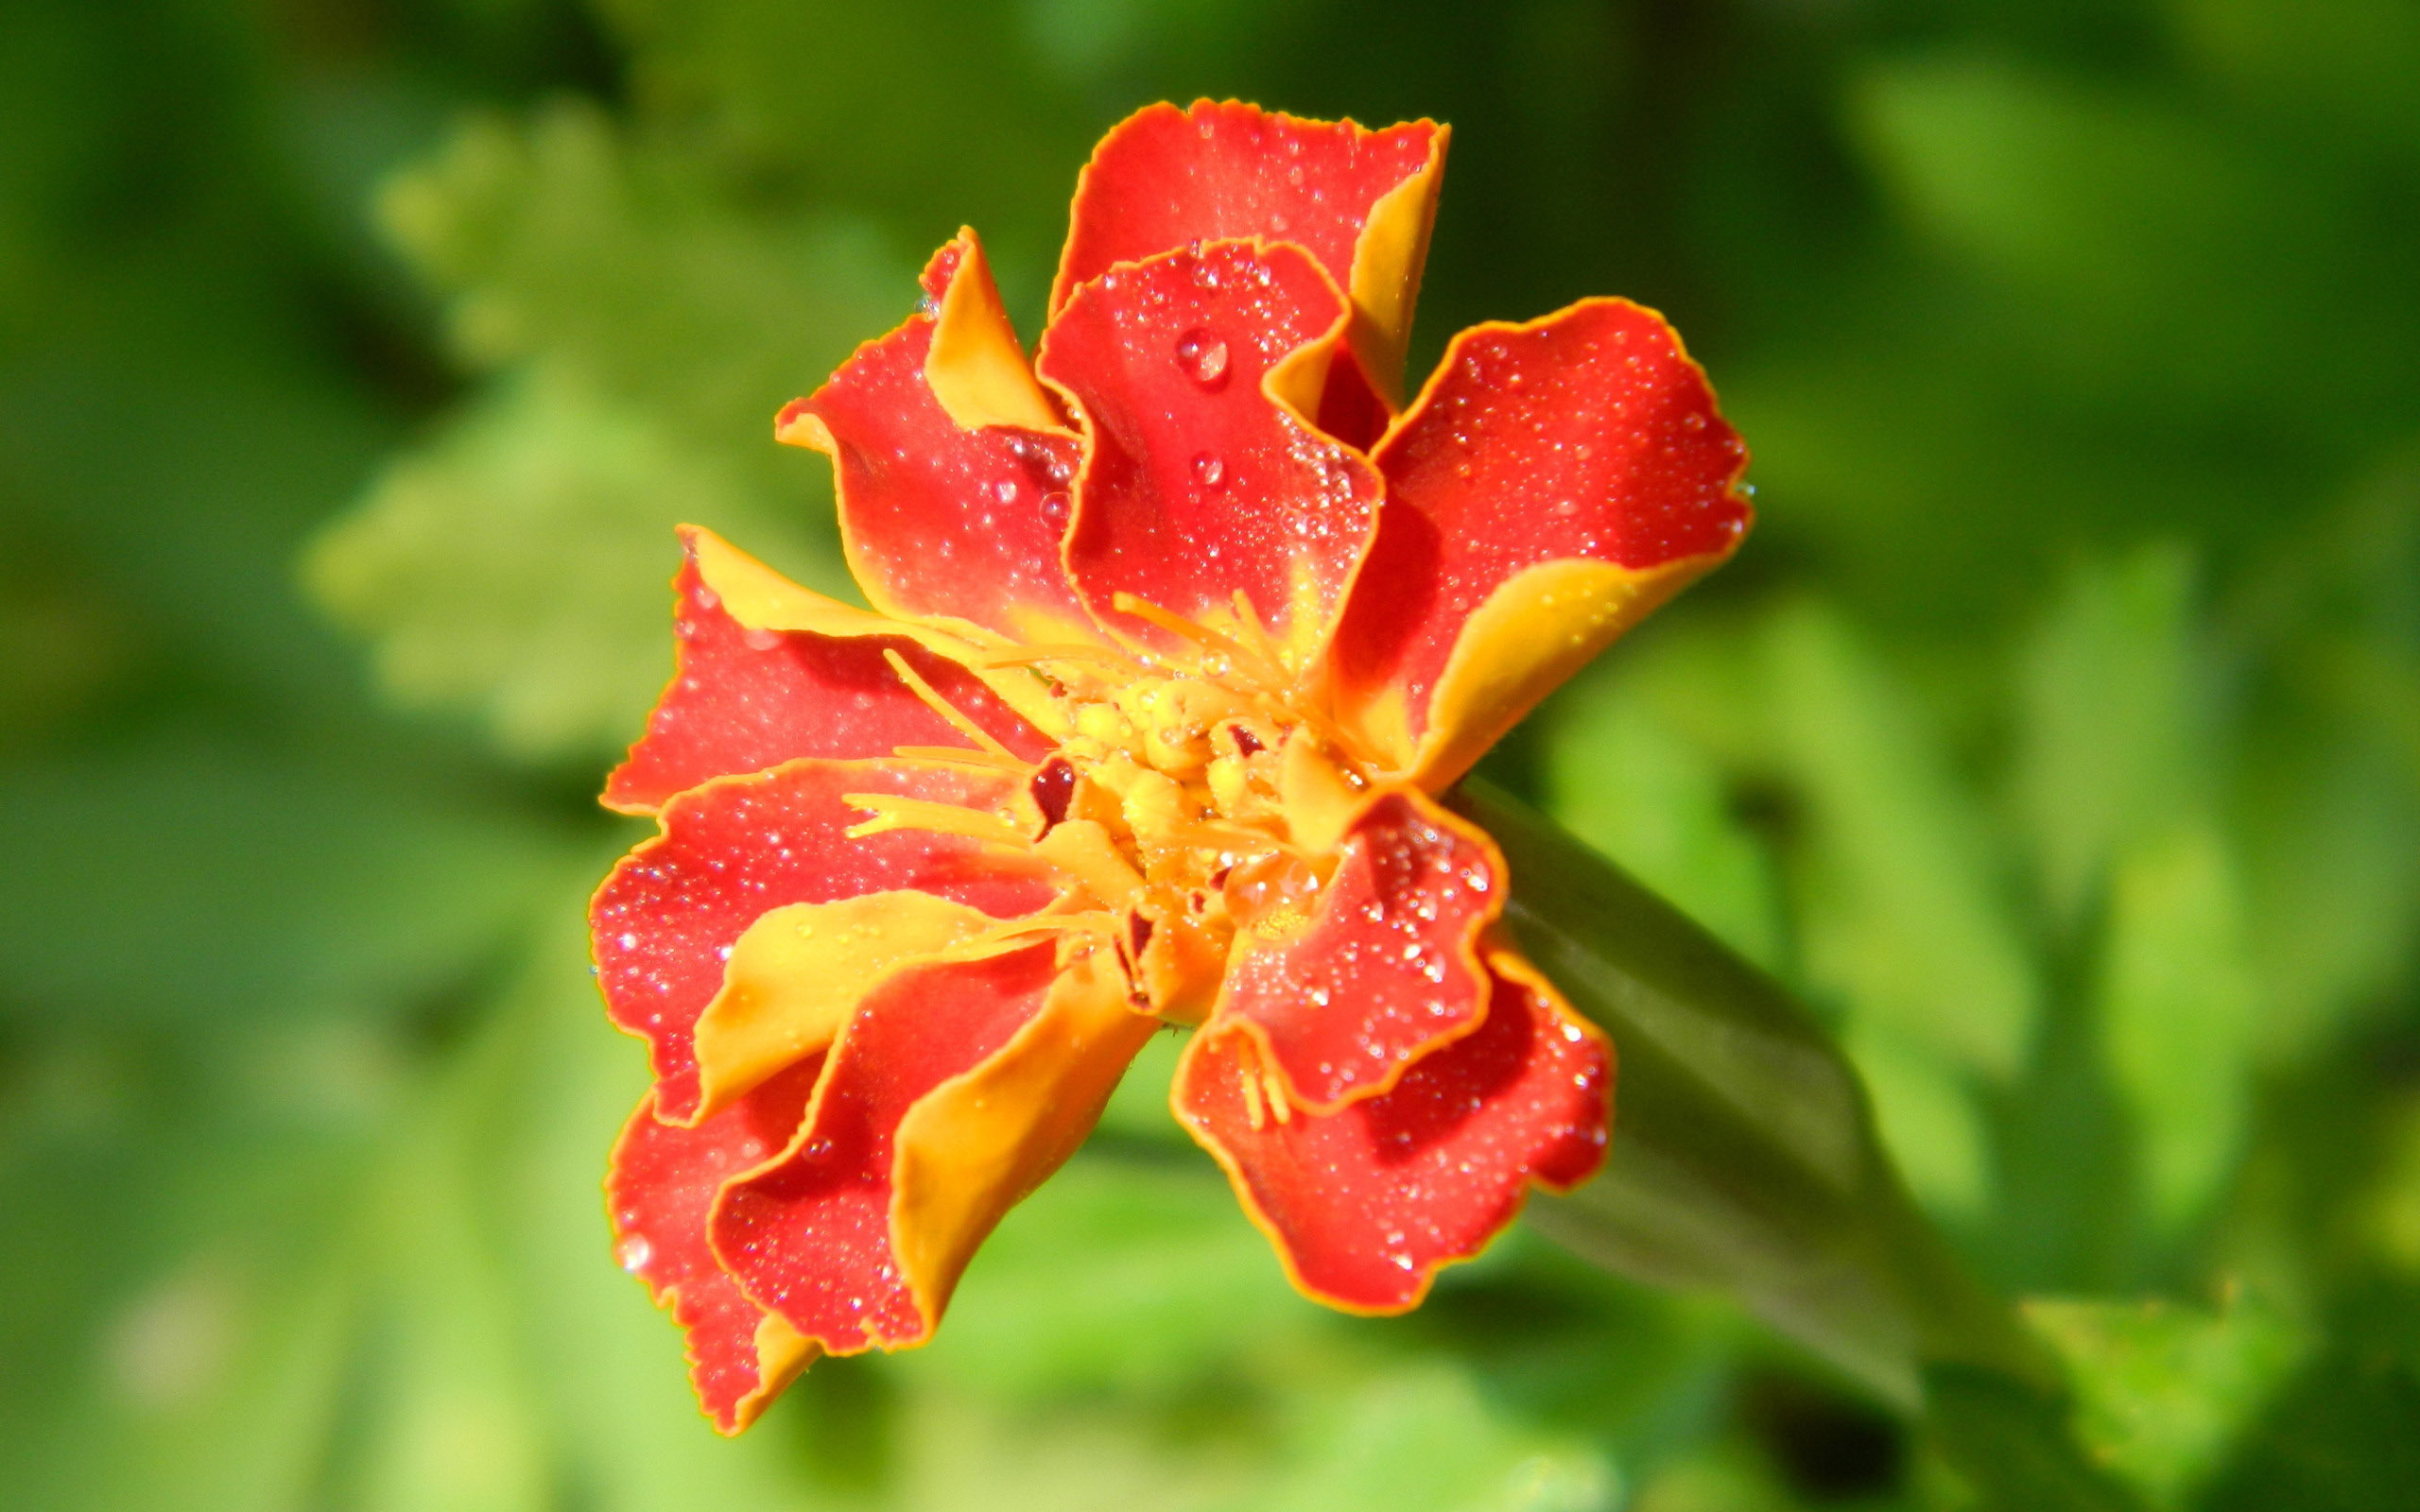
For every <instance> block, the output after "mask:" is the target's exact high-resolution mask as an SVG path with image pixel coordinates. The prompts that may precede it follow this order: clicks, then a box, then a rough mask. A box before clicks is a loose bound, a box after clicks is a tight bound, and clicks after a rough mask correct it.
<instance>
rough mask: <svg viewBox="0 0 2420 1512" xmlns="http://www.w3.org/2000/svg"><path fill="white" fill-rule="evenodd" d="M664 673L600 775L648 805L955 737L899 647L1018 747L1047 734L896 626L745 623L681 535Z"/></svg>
mask: <svg viewBox="0 0 2420 1512" xmlns="http://www.w3.org/2000/svg"><path fill="white" fill-rule="evenodd" d="M684 549H685V556H684V558H683V562H682V566H681V572H680V576H677V577H675V578H674V579H673V592H674V593H675V594H676V595H677V596H676V601H675V604H674V608H673V634H674V636H675V642H674V644H675V651H674V655H675V656H676V658H677V662H676V664H675V668H674V671H673V675H672V681H671V683H670V684H669V685H668V686H666V688H665V690H664V696H662V697H661V698H659V699H658V700H657V701H656V706H655V711H654V713H651V714H649V715H648V728H647V733H646V734H645V735H644V736H642V737H641V738H640V740H639V742H638V744H637V745H635V746H633V747H631V754H630V756H629V758H628V759H627V760H625V761H624V762H623V763H622V765H620V766H617V767H615V768H614V775H613V776H612V777H610V778H608V779H607V780H606V783H605V801H606V803H607V804H609V805H610V806H612V807H614V808H618V809H622V810H624V811H625V812H631V813H651V812H653V811H654V810H655V809H656V808H658V807H660V806H661V805H662V804H663V803H664V801H665V800H666V799H669V798H670V797H671V796H672V795H673V794H675V793H679V792H682V791H683V790H685V789H688V788H692V787H695V786H697V785H698V784H699V783H700V782H708V781H710V780H712V779H714V778H717V777H725V776H730V775H733V774H735V773H742V772H760V771H763V770H765V769H766V768H768V767H771V766H778V765H781V764H782V763H784V762H787V761H790V760H793V759H795V758H798V757H802V756H825V757H832V758H835V759H838V760H843V761H848V760H856V759H858V758H861V757H881V756H888V755H890V753H891V750H892V749H893V747H899V746H962V745H965V744H966V740H965V737H964V736H962V735H961V734H959V731H958V730H956V729H955V728H954V727H952V726H951V725H950V724H949V723H948V722H947V721H946V720H944V719H943V718H942V716H941V715H940V714H938V713H935V712H934V711H933V709H932V708H931V706H930V705H928V704H926V703H925V701H924V700H923V699H922V698H920V697H918V696H916V694H915V693H914V692H913V691H912V690H910V689H909V688H908V685H907V684H906V683H905V682H903V681H901V680H900V678H899V675H898V674H897V673H896V672H894V671H892V670H891V667H890V662H888V661H886V660H885V653H886V652H889V653H890V654H892V655H896V656H899V657H901V658H902V659H903V660H905V661H906V662H907V663H908V666H909V667H910V668H911V669H913V670H914V671H915V673H916V674H917V675H918V676H919V677H921V678H923V679H925V682H926V683H927V684H929V685H930V686H931V687H932V688H933V690H934V691H935V692H936V693H939V694H940V695H941V696H942V697H943V698H945V699H947V700H948V701H949V703H950V704H951V705H952V706H953V707H955V708H956V709H958V710H959V712H960V713H964V714H966V715H967V716H968V717H969V718H971V719H973V720H974V721H975V722H976V723H977V724H978V725H980V726H982V727H983V728H984V729H985V730H988V731H989V732H990V733H991V734H992V735H993V736H994V738H996V739H998V740H1000V741H1002V742H1003V743H1004V744H1006V745H1008V746H1009V747H1010V748H1011V749H1012V750H1015V751H1017V752H1018V753H1019V754H1021V755H1026V756H1036V757H1038V756H1039V755H1041V754H1042V753H1043V752H1044V750H1045V749H1046V747H1047V744H1048V743H1047V742H1046V741H1045V740H1044V739H1043V737H1042V736H1041V735H1040V734H1039V733H1037V732H1036V731H1035V730H1033V728H1032V727H1031V726H1030V725H1028V724H1027V723H1026V722H1025V721H1024V720H1023V719H1020V718H1018V717H1017V715H1016V714H1015V713H1011V711H1010V710H1009V709H1008V708H1007V707H1006V706H1004V705H1003V704H1002V703H1001V702H1000V701H999V699H998V698H996V697H995V696H993V694H992V692H991V690H989V689H988V688H986V687H985V686H984V685H983V684H982V683H981V682H980V681H978V680H977V679H976V678H975V676H974V675H973V674H971V673H969V672H967V671H966V670H965V669H964V668H963V667H960V666H959V665H958V664H956V663H955V662H951V661H949V660H948V659H947V658H944V657H942V656H939V655H936V654H935V653H934V652H932V651H930V650H927V649H925V647H923V646H920V645H918V644H916V643H915V642H913V641H910V640H908V639H906V638H904V637H897V636H858V637H840V636H831V635H819V634H816V633H815V632H813V631H810V630H769V629H758V628H753V627H749V626H745V625H742V624H740V623H739V622H738V621H737V620H736V619H735V618H733V617H732V615H731V614H730V613H729V612H728V611H727V610H726V609H725V606H724V604H723V601H722V598H721V596H720V595H719V594H717V593H716V592H715V591H714V589H713V588H712V587H711V586H709V585H708V584H707V582H706V581H705V578H704V576H703V575H702V574H701V573H700V570H699V563H698V553H697V545H696V541H695V540H694V538H692V539H691V540H690V541H686V542H684Z"/></svg>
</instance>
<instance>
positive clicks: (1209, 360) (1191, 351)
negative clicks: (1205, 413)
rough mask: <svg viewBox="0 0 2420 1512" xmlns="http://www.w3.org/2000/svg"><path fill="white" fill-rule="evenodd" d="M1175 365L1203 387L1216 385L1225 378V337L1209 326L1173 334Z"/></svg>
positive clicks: (1214, 387) (1219, 384)
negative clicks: (1181, 333)
mask: <svg viewBox="0 0 2420 1512" xmlns="http://www.w3.org/2000/svg"><path fill="white" fill-rule="evenodd" d="M1176 365H1177V366H1178V367H1180V368H1182V369H1184V375H1185V376H1186V377H1188V378H1190V379H1192V380H1193V381H1194V382H1195V383H1198V384H1200V385H1201V387H1204V388H1209V389H1217V388H1219V387H1221V386H1222V385H1224V384H1225V383H1226V381H1227V340H1226V337H1224V336H1222V335H1219V333H1218V332H1216V331H1213V330H1211V329H1210V328H1209V327H1208V326H1201V325H1198V326H1195V327H1194V328H1193V329H1192V330H1190V331H1187V332H1186V333H1185V334H1184V335H1181V336H1179V337H1177V338H1176Z"/></svg>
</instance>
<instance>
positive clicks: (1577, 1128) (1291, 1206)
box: [1173, 966, 1612, 1313]
mask: <svg viewBox="0 0 2420 1512" xmlns="http://www.w3.org/2000/svg"><path fill="white" fill-rule="evenodd" d="M1489 1004H1490V1006H1489V1011H1488V1016H1487V1019H1486V1022H1484V1023H1482V1024H1481V1025H1480V1026H1479V1028H1478V1030H1477V1031H1476V1032H1475V1033H1472V1034H1470V1035H1468V1036H1465V1037H1464V1038H1462V1039H1461V1040H1455V1041H1453V1042H1452V1043H1451V1044H1448V1045H1446V1046H1444V1047H1443V1048H1442V1049H1440V1050H1438V1051H1436V1052H1434V1053H1433V1054H1431V1055H1429V1056H1426V1057H1423V1058H1422V1059H1421V1060H1420V1061H1419V1062H1418V1063H1417V1064H1416V1065H1414V1066H1413V1067H1412V1068H1411V1070H1410V1071H1409V1073H1407V1074H1405V1076H1404V1078H1403V1080H1402V1081H1401V1082H1399V1083H1397V1084H1396V1086H1395V1089H1394V1090H1393V1091H1391V1092H1388V1093H1386V1094H1385V1095H1383V1096H1379V1097H1373V1098H1368V1099H1365V1100H1362V1101H1359V1102H1356V1103H1351V1104H1348V1105H1347V1106H1346V1107H1345V1108H1342V1109H1341V1110H1340V1111H1338V1112H1334V1113H1327V1114H1318V1113H1311V1112H1307V1111H1305V1110H1301V1109H1293V1110H1290V1111H1288V1112H1286V1113H1285V1115H1284V1116H1280V1110H1279V1109H1277V1108H1274V1107H1272V1106H1271V1104H1270V1103H1269V1102H1268V1100H1267V1097H1266V1093H1265V1091H1264V1089H1265V1086H1266V1081H1265V1078H1266V1075H1267V1069H1266V1068H1265V1067H1263V1066H1261V1065H1259V1064H1258V1063H1257V1050H1256V1047H1255V1046H1254V1045H1253V1040H1252V1039H1251V1037H1250V1036H1248V1035H1246V1034H1242V1033H1227V1034H1216V1033H1212V1032H1210V1031H1207V1030H1205V1031H1204V1032H1202V1033H1201V1035H1199V1036H1197V1037H1196V1039H1195V1040H1194V1042H1193V1044H1192V1045H1191V1046H1189V1047H1188V1048H1187V1050H1186V1053H1185V1057H1184V1063H1183V1064H1182V1066H1181V1067H1180V1068H1179V1070H1178V1073H1177V1085H1176V1091H1175V1095H1174V1098H1173V1102H1174V1106H1175V1108H1176V1113H1177V1117H1178V1119H1179V1121H1180V1122H1182V1123H1184V1125H1186V1127H1187V1128H1189V1129H1190V1130H1191V1131H1192V1133H1193V1135H1194V1137H1195V1139H1197V1140H1199V1141H1200V1142H1201V1144H1202V1145H1203V1146H1204V1147H1206V1148H1207V1149H1208V1150H1209V1151H1210V1152H1211V1154H1213V1155H1214V1156H1216V1157H1217V1158H1218V1160H1219V1163H1220V1164H1221V1165H1223V1166H1225V1167H1226V1170H1227V1174H1228V1177H1229V1178H1230V1179H1231V1180H1232V1181H1233V1182H1234V1184H1235V1188H1236V1197H1237V1198H1238V1199H1239V1200H1240V1201H1241V1202H1242V1203H1243V1205H1244V1207H1245V1210H1246V1211H1248V1212H1250V1213H1251V1214H1252V1216H1253V1221H1254V1222H1256V1223H1258V1224H1259V1225H1260V1227H1261V1228H1262V1229H1264V1230H1266V1231H1267V1232H1268V1234H1269V1235H1270V1238H1271V1242H1272V1243H1274V1244H1275V1245H1276V1246H1277V1250H1278V1254H1279V1257H1280V1258H1281V1259H1282V1260H1283V1261H1284V1262H1285V1263H1286V1267H1287V1271H1288V1275H1290V1276H1291V1277H1292V1278H1293V1280H1294V1282H1295V1284H1296V1285H1297V1286H1299V1287H1300V1288H1302V1290H1303V1291H1304V1292H1305V1293H1306V1294H1308V1295H1309V1296H1311V1297H1315V1298H1317V1299H1318V1300H1320V1301H1323V1302H1326V1303H1328V1304H1330V1305H1332V1306H1336V1307H1340V1308H1344V1309H1347V1310H1349V1311H1354V1312H1364V1313H1399V1312H1403V1311H1405V1310H1406V1309H1409V1308H1411V1307H1414V1306H1417V1305H1418V1304H1419V1302H1420V1299H1421V1297H1423V1296H1425V1295H1426V1293H1427V1290H1428V1285H1429V1282H1430V1280H1432V1279H1433V1278H1434V1276H1435V1274H1436V1272H1437V1270H1438V1268H1439V1267H1440V1266H1442V1265H1444V1264H1446V1263H1450V1262H1452V1261H1457V1260H1465V1259H1468V1258H1469V1257H1471V1256H1473V1255H1476V1254H1477V1253H1478V1251H1479V1250H1480V1248H1481V1247H1483V1246H1485V1245H1486V1243H1487V1241H1488V1240H1489V1239H1490V1238H1492V1237H1493V1236H1494V1235H1495V1233H1496V1232H1497V1231H1498V1230H1499V1229H1502V1228H1503V1227H1504V1226H1505V1225H1506V1224H1507V1223H1510V1222H1511V1221H1512V1220H1513V1215H1514V1214H1515V1213H1516V1212H1518V1211H1520V1206H1521V1201H1522V1198H1523V1195H1524V1194H1525V1193H1526V1191H1527V1189H1528V1187H1529V1185H1530V1183H1531V1182H1536V1183H1537V1184H1539V1185H1542V1186H1546V1187H1548V1188H1553V1189H1558V1190H1559V1189H1562V1188H1565V1187H1569V1186H1571V1185H1573V1184H1575V1183H1577V1182H1579V1181H1582V1180H1584V1179H1585V1178H1586V1177H1589V1176H1590V1175H1592V1174H1594V1172H1595V1171H1596V1169H1597V1167H1598V1165H1599V1163H1600V1162H1601V1160H1603V1158H1604V1148H1605V1134H1606V1126H1607V1122H1608V1117H1609V1108H1608V1099H1609V1096H1610V1091H1611V1083H1612V1068H1611V1059H1610V1051H1609V1049H1608V1047H1607V1046H1606V1044H1605V1041H1604V1040H1603V1039H1602V1037H1601V1036H1599V1035H1598V1034H1597V1033H1596V1032H1595V1031H1594V1030H1592V1029H1589V1028H1586V1027H1584V1026H1583V1025H1582V1023H1581V1022H1580V1021H1579V1020H1578V1019H1577V1018H1576V1017H1574V1016H1573V1015H1572V1014H1571V1012H1570V1010H1569V1009H1568V1008H1565V1007H1563V1006H1561V1005H1559V1004H1557V1003H1555V1002H1554V1001H1553V999H1552V997H1551V995H1550V993H1549V990H1548V989H1547V988H1544V987H1543V985H1542V984H1541V983H1539V982H1537V981H1536V980H1534V979H1533V977H1532V976H1531V975H1530V973H1527V972H1525V971H1520V969H1519V968H1518V967H1517V966H1514V967H1513V974H1507V972H1506V971H1498V974H1497V975H1496V977H1495V982H1494V984H1493V988H1492V990H1491V992H1490V994H1489Z"/></svg>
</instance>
